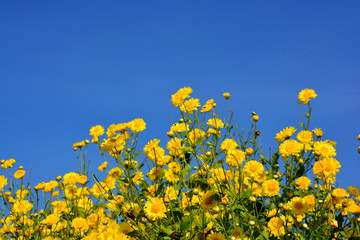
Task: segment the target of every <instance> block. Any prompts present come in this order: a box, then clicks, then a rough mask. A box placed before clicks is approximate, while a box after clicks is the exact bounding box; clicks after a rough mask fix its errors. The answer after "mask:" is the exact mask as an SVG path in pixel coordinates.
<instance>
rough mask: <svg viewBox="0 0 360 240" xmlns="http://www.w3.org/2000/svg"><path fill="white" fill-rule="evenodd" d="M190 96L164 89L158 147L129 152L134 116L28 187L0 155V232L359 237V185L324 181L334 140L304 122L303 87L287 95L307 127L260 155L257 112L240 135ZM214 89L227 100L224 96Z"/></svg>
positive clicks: (205, 238)
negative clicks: (174, 113) (72, 162)
mask: <svg viewBox="0 0 360 240" xmlns="http://www.w3.org/2000/svg"><path fill="white" fill-rule="evenodd" d="M190 94H192V89H191V88H190V87H185V88H182V89H180V90H179V91H177V92H176V93H174V94H173V95H172V96H171V102H172V104H173V106H174V107H177V108H178V109H179V114H180V116H179V122H177V123H174V124H172V125H171V126H170V130H169V131H168V132H167V133H166V134H164V136H167V137H169V138H168V140H167V141H165V143H163V144H162V142H161V141H160V139H156V138H155V139H152V140H150V141H149V142H148V143H147V144H146V145H145V146H143V147H141V148H140V149H139V147H138V142H139V137H140V135H141V132H142V131H144V130H145V129H146V123H145V121H144V120H143V119H141V118H137V119H134V120H132V121H130V122H126V123H118V124H111V125H110V126H109V127H108V128H107V129H106V131H105V128H104V127H103V126H100V125H96V126H93V127H91V129H90V136H91V137H92V140H91V141H89V140H84V141H80V142H78V143H75V144H73V148H74V150H75V151H76V152H77V158H78V161H79V170H78V171H77V172H69V173H66V174H65V175H63V176H58V177H56V179H54V180H51V181H49V182H40V183H38V184H37V185H35V186H34V187H31V186H29V185H28V184H26V182H25V181H24V176H25V175H26V174H27V173H26V171H25V170H24V169H23V167H21V166H20V167H19V168H18V170H17V171H15V172H14V173H13V172H12V171H11V170H12V168H13V165H14V164H15V163H16V161H15V160H14V159H9V160H2V161H1V168H2V169H3V171H4V174H3V175H0V191H1V193H0V196H1V198H2V201H3V203H4V204H3V206H4V209H3V211H2V213H1V216H0V223H1V228H0V236H1V239H46V240H55V239H106V240H108V239H119V240H132V239H141V240H142V239H144V240H145V239H167V240H171V239H174V240H182V239H201V240H225V239H232V240H240V239H276V238H278V239H332V238H335V239H356V238H359V237H360V230H359V225H360V193H359V189H358V188H357V187H355V186H350V187H348V188H347V189H343V188H339V187H336V186H337V185H336V174H337V173H338V172H339V171H340V170H339V169H340V168H341V165H340V162H339V161H338V160H337V159H336V142H334V141H331V140H328V139H323V136H324V135H325V134H324V132H323V131H322V130H321V129H319V128H316V129H313V130H311V129H310V128H309V126H310V118H311V110H312V109H311V107H310V104H309V101H310V99H311V98H315V97H316V96H317V95H316V94H315V91H314V90H311V89H304V90H303V91H301V92H300V93H299V98H298V104H299V107H300V109H301V108H302V107H306V106H302V105H301V104H304V105H307V107H308V113H306V114H305V116H306V118H307V122H301V124H300V127H301V128H302V129H301V130H299V131H298V130H297V129H295V127H292V126H288V127H286V128H284V129H283V130H281V131H280V132H279V133H277V134H276V136H275V141H274V143H276V144H278V147H277V148H276V150H275V151H273V152H270V153H266V152H265V150H263V148H262V145H261V141H260V130H259V124H260V122H259V119H260V118H259V116H258V115H256V114H255V113H252V118H251V121H250V124H251V130H250V132H249V133H248V134H244V133H243V132H242V131H239V130H238V129H239V128H238V126H236V124H235V120H234V116H233V115H232V114H228V119H226V118H223V117H222V116H221V115H220V113H219V112H218V106H217V104H216V103H215V102H214V100H213V99H210V100H207V101H206V103H205V104H204V105H201V104H200V99H196V98H191V97H190ZM223 96H224V98H225V99H226V100H227V101H228V107H229V106H230V94H229V93H225V94H223ZM228 112H229V113H230V112H231V110H230V109H228ZM300 114H301V113H300ZM358 138H359V140H360V136H359V137H358ZM90 142H91V143H92V144H94V145H95V146H97V147H98V149H99V152H100V155H101V157H102V159H103V161H102V162H97V163H96V167H97V170H98V171H99V173H94V172H92V170H91V169H92V168H90V166H89V161H87V159H86V149H87V147H89V144H90ZM267 154H268V156H265V155H267ZM99 175H102V176H103V178H101V179H100V177H99Z"/></svg>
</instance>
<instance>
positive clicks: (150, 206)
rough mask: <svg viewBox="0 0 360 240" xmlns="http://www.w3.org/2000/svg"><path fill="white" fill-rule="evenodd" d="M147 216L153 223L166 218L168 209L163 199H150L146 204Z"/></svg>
mask: <svg viewBox="0 0 360 240" xmlns="http://www.w3.org/2000/svg"><path fill="white" fill-rule="evenodd" d="M145 215H146V217H147V218H149V219H150V220H151V221H155V220H157V219H162V218H165V217H166V207H165V204H164V202H163V200H162V199H160V198H157V197H155V198H149V199H148V200H147V202H146V203H145Z"/></svg>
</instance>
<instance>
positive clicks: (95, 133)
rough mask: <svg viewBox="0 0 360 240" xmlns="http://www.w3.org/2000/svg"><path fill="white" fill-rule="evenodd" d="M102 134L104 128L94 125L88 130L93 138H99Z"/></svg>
mask: <svg viewBox="0 0 360 240" xmlns="http://www.w3.org/2000/svg"><path fill="white" fill-rule="evenodd" d="M103 134H104V127H103V126H101V125H96V126H93V127H91V128H90V135H91V136H93V137H99V136H101V135H103Z"/></svg>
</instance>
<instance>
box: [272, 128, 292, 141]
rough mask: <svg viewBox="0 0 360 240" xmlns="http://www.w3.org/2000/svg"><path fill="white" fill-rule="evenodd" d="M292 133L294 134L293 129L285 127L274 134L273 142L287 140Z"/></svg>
mask: <svg viewBox="0 0 360 240" xmlns="http://www.w3.org/2000/svg"><path fill="white" fill-rule="evenodd" d="M294 132H296V129H295V128H294V127H287V128H285V129H283V130H281V131H280V132H278V133H277V134H276V136H275V140H276V141H277V142H278V143H281V142H282V141H284V140H285V139H289V138H290V137H291V135H293V133H294Z"/></svg>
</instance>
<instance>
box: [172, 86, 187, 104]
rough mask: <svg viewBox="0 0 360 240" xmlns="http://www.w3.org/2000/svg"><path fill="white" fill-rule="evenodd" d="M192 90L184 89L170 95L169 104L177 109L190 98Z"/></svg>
mask: <svg viewBox="0 0 360 240" xmlns="http://www.w3.org/2000/svg"><path fill="white" fill-rule="evenodd" d="M191 93H192V89H191V88H190V87H184V88H181V89H179V90H178V91H177V92H176V93H175V94H173V95H171V102H172V104H173V106H174V107H179V106H180V105H181V104H183V102H184V101H185V99H186V98H188V97H189V96H190V94H191Z"/></svg>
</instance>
